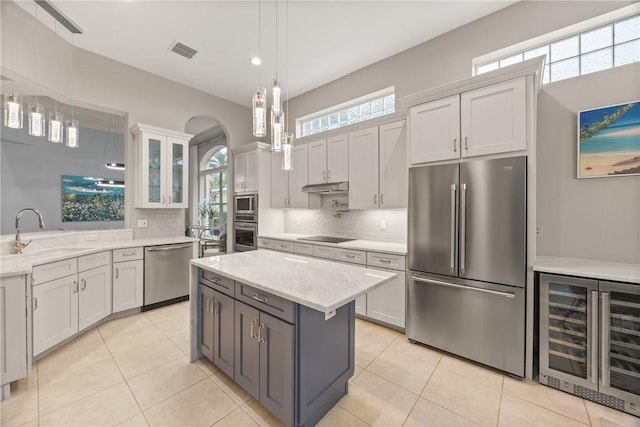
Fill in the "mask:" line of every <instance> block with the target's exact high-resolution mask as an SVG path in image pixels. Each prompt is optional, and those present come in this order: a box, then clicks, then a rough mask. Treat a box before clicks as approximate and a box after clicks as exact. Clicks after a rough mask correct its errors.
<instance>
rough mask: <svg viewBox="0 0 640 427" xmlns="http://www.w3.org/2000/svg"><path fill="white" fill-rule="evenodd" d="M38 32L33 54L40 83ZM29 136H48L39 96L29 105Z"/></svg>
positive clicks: (36, 75) (36, 76)
mask: <svg viewBox="0 0 640 427" xmlns="http://www.w3.org/2000/svg"><path fill="white" fill-rule="evenodd" d="M35 12H36V21H38V6H36V10H35ZM37 32H38V30H37V28H36V35H35V37H34V38H33V40H34V46H33V53H34V55H35V57H36V61H35V62H36V69H35V79H36V81H38V68H39V67H38V64H37V59H38V55H37V51H38V33H37ZM28 111H29V135H31V136H40V137H42V136H45V134H46V125H45V115H44V107H43V106H42V104H40V103H38V96H37V95H36V100H35V102H34V103H33V104H32V103H29V110H28Z"/></svg>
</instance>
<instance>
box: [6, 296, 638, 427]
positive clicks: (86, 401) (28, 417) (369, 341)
mask: <svg viewBox="0 0 640 427" xmlns="http://www.w3.org/2000/svg"><path fill="white" fill-rule="evenodd" d="M188 309H189V306H188V303H186V302H185V303H180V304H175V305H172V306H168V307H163V308H160V309H156V310H153V311H149V312H145V313H140V314H136V315H133V316H129V317H126V318H121V319H117V320H112V321H110V322H108V323H105V324H103V325H100V326H98V327H96V328H93V329H91V330H89V331H87V332H86V333H84V334H83V335H82V336H80V337H78V338H76V339H75V340H74V341H72V342H70V343H69V344H67V345H65V346H64V347H62V348H60V349H58V350H57V351H55V352H54V353H51V354H49V355H48V356H46V357H44V358H43V359H41V360H39V361H38V362H37V363H35V364H34V366H33V374H32V375H31V376H30V377H29V378H26V379H24V380H21V381H18V382H16V383H14V384H12V397H11V398H10V399H9V400H7V401H4V402H2V404H1V406H0V408H1V411H2V412H1V414H0V425H2V426H37V425H40V426H62V425H70V426H103V425H105V426H106V425H120V426H147V425H150V426H187V425H197V426H213V425H215V426H256V425H277V424H278V422H277V421H276V420H275V419H274V418H273V417H272V416H271V415H270V414H269V413H268V412H266V411H265V410H264V409H263V408H262V407H261V406H260V405H259V404H258V403H257V402H256V401H255V400H254V399H252V398H251V397H250V396H249V395H248V394H247V393H246V392H244V391H243V390H242V389H240V388H239V387H237V386H236V385H235V384H233V382H231V381H230V380H229V379H228V378H227V377H226V376H225V375H224V374H222V373H221V372H220V371H219V370H218V369H217V368H216V367H215V366H213V365H212V364H211V363H210V362H209V361H207V360H206V359H200V360H198V361H196V362H195V363H189V362H188V358H187V354H188V351H189V312H188ZM319 425H321V426H326V427H332V426H367V425H370V426H373V425H381V426H401V425H405V426H456V427H457V426H585V425H586V426H598V427H613V426H624V427H627V426H636V427H640V418H636V417H633V416H630V415H628V414H624V413H622V412H618V411H615V410H612V409H609V408H607V407H604V406H601V405H598V404H595V403H592V402H588V401H584V400H583V399H580V398H578V397H575V396H571V395H569V394H566V393H562V392H560V391H556V390H553V389H550V388H548V387H544V386H541V385H539V384H536V383H533V382H529V381H516V380H513V379H511V378H509V377H506V376H504V375H502V374H500V373H498V372H495V371H493V370H489V369H485V368H482V367H479V366H476V365H474V364H472V363H468V362H466V361H463V360H460V359H457V358H454V357H451V356H448V355H443V354H441V353H439V352H437V351H434V350H432V349H429V348H425V347H423V346H419V345H413V344H410V343H409V342H408V341H407V339H406V337H405V336H404V335H402V334H399V333H397V332H395V331H391V330H389V329H386V328H383V327H381V326H378V325H375V324H372V323H368V322H365V321H361V320H358V321H357V325H356V372H355V375H354V377H353V378H352V379H351V384H350V388H349V394H348V395H347V396H345V397H344V398H343V399H342V400H340V402H339V403H338V404H337V405H336V406H335V407H334V408H333V409H332V410H331V411H330V412H329V413H328V414H327V415H326V416H325V417H324V419H323V420H322V421H321V422H320V424H319Z"/></svg>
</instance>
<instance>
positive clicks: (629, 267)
mask: <svg viewBox="0 0 640 427" xmlns="http://www.w3.org/2000/svg"><path fill="white" fill-rule="evenodd" d="M533 269H534V271H537V272H539V273H554V274H564V275H567V276H577V277H589V278H593V279H600V280H613V281H616V282H627V283H637V284H640V264H631V263H622V262H610V261H597V260H590V259H577V258H563V257H553V256H538V257H537V258H536V261H535V263H534V265H533Z"/></svg>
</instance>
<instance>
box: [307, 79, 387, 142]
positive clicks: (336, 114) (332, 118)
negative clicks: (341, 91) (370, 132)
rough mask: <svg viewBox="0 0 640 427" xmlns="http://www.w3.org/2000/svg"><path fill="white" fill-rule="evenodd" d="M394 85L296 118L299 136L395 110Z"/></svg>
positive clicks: (372, 117)
mask: <svg viewBox="0 0 640 427" xmlns="http://www.w3.org/2000/svg"><path fill="white" fill-rule="evenodd" d="M395 108H396V99H395V89H394V88H393V87H390V88H387V89H383V90H381V91H377V92H374V93H371V94H369V95H366V96H363V97H360V98H357V99H352V100H351V101H347V102H344V103H342V104H340V105H335V106H333V107H330V108H327V109H325V110H322V111H318V112H316V113H313V114H309V115H307V116H304V117H301V118H299V119H297V120H296V127H297V133H298V137H303V136H309V135H315V134H317V133H321V132H326V131H328V130H331V129H338V128H341V127H343V126H348V125H352V124H354V123H359V122H364V121H366V120H371V119H374V118H376V117H380V116H384V115H385V114H391V113H393V112H395Z"/></svg>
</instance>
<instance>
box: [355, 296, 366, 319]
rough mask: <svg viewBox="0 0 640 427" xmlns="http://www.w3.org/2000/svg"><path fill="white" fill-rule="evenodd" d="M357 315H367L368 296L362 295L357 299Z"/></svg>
mask: <svg viewBox="0 0 640 427" xmlns="http://www.w3.org/2000/svg"><path fill="white" fill-rule="evenodd" d="M356 314H359V315H361V316H366V315H367V296H366V295H361V296H359V297H358V298H356Z"/></svg>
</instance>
